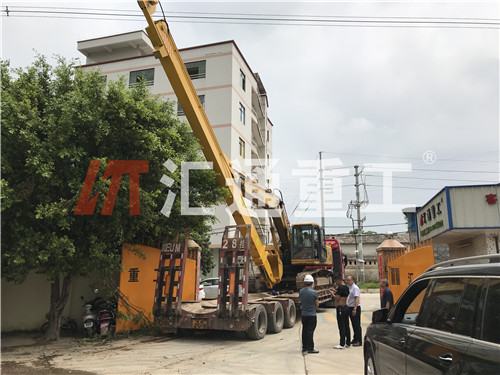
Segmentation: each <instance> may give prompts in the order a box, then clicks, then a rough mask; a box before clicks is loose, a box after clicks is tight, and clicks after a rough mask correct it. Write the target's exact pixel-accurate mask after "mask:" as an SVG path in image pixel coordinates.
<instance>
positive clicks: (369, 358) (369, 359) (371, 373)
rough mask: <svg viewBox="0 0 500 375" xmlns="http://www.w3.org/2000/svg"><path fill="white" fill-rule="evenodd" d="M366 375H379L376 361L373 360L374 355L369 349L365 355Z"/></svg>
mask: <svg viewBox="0 0 500 375" xmlns="http://www.w3.org/2000/svg"><path fill="white" fill-rule="evenodd" d="M365 375H377V370H376V369H375V360H374V359H373V354H372V352H371V349H370V348H368V349H367V350H366V353H365Z"/></svg>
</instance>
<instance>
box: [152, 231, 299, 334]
mask: <svg viewBox="0 0 500 375" xmlns="http://www.w3.org/2000/svg"><path fill="white" fill-rule="evenodd" d="M242 233H245V234H244V235H243V234H242ZM249 235H250V230H249V228H248V227H247V226H244V225H236V226H229V227H226V229H225V231H224V235H223V237H222V248H221V256H220V259H219V295H218V298H217V299H216V300H202V301H182V289H183V276H184V264H185V260H186V257H187V243H188V242H187V239H186V238H185V239H184V240H183V241H182V242H179V240H178V236H176V240H175V241H174V242H173V243H167V244H163V245H162V253H161V256H160V262H159V267H158V269H157V272H158V274H157V279H156V280H155V281H156V292H155V301H154V306H153V315H154V319H155V323H157V324H158V325H159V327H160V328H161V330H162V331H163V332H166V333H169V332H170V333H172V332H174V333H175V332H177V331H178V330H179V329H180V330H184V331H186V330H187V331H194V330H228V331H240V332H246V334H247V335H248V337H249V338H251V339H257V340H258V339H262V338H263V337H264V336H265V334H266V332H269V333H278V332H281V330H282V329H283V328H291V327H293V326H294V324H295V319H296V307H295V302H296V301H298V293H294V294H293V295H291V297H292V298H289V295H278V296H273V295H270V294H267V293H249V292H248V270H249V262H250V258H249V246H250V238H249ZM186 236H187V235H186ZM167 261H168V262H167Z"/></svg>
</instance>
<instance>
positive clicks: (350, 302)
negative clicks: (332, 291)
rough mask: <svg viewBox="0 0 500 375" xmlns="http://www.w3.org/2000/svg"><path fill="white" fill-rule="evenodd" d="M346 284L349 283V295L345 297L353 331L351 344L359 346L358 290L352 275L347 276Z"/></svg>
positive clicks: (360, 342) (359, 307) (359, 310)
mask: <svg viewBox="0 0 500 375" xmlns="http://www.w3.org/2000/svg"><path fill="white" fill-rule="evenodd" d="M346 281H347V285H349V297H347V306H348V307H349V318H350V319H351V324H352V330H353V331H354V337H353V339H354V341H353V342H352V346H361V345H362V341H361V306H360V297H361V291H360V290H359V288H358V286H357V285H356V282H355V280H354V277H353V276H347V278H346Z"/></svg>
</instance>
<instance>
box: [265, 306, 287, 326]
mask: <svg viewBox="0 0 500 375" xmlns="http://www.w3.org/2000/svg"><path fill="white" fill-rule="evenodd" d="M284 320H285V313H284V312H283V306H281V303H279V302H275V305H274V312H273V313H271V314H269V315H268V316H267V332H269V333H280V332H281V330H282V329H283V323H284Z"/></svg>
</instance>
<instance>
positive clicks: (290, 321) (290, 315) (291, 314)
mask: <svg viewBox="0 0 500 375" xmlns="http://www.w3.org/2000/svg"><path fill="white" fill-rule="evenodd" d="M296 317H297V310H296V309H295V303H293V301H292V300H291V299H289V300H288V308H287V309H285V321H284V323H283V327H284V328H292V327H293V326H294V325H295V318H296Z"/></svg>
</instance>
